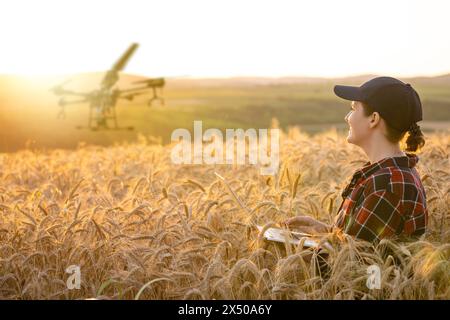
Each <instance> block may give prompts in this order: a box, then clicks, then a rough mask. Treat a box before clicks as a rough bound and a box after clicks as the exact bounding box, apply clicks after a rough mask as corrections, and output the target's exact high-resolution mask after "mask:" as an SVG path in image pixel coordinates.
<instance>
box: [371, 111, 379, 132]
mask: <svg viewBox="0 0 450 320" xmlns="http://www.w3.org/2000/svg"><path fill="white" fill-rule="evenodd" d="M380 119H381V117H380V114H379V113H378V112H373V113H372V114H371V115H370V121H369V127H370V128H375V127H376V126H377V125H378V123H379V122H380Z"/></svg>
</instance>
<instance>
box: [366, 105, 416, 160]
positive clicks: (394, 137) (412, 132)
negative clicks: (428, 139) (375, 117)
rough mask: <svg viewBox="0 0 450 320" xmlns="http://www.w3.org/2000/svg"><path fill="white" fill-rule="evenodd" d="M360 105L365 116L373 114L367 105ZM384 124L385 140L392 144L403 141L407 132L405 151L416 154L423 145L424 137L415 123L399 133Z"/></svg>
mask: <svg viewBox="0 0 450 320" xmlns="http://www.w3.org/2000/svg"><path fill="white" fill-rule="evenodd" d="M362 105H363V109H364V114H365V115H366V116H370V115H371V114H372V113H374V112H375V111H374V110H373V109H372V108H371V107H370V106H369V105H368V104H366V103H362ZM385 123H386V131H387V132H386V138H387V139H388V140H389V141H390V142H392V143H396V142H399V141H401V140H403V138H404V137H405V134H406V133H407V132H408V137H407V138H406V149H405V150H406V151H411V152H416V151H417V150H418V149H420V148H422V147H423V146H424V145H425V137H424V135H423V133H422V131H421V130H420V126H419V125H418V124H417V123H414V124H412V125H411V127H410V128H409V129H408V130H407V131H399V130H397V129H394V128H392V127H391V126H390V125H389V124H388V123H387V121H385Z"/></svg>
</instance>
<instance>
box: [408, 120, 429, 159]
mask: <svg viewBox="0 0 450 320" xmlns="http://www.w3.org/2000/svg"><path fill="white" fill-rule="evenodd" d="M424 145H425V138H424V136H423V133H422V131H421V130H420V126H419V125H418V124H417V123H413V124H412V125H411V126H410V127H409V129H408V137H407V138H406V151H412V152H416V151H417V150H418V149H420V148H422V147H423V146H424Z"/></svg>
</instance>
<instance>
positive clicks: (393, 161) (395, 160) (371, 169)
mask: <svg viewBox="0 0 450 320" xmlns="http://www.w3.org/2000/svg"><path fill="white" fill-rule="evenodd" d="M417 162H419V157H418V156H417V155H415V154H413V153H406V156H401V157H387V158H384V159H381V160H379V161H377V162H374V163H370V161H368V162H366V163H365V164H364V166H363V167H362V168H360V169H358V170H357V171H356V172H355V173H354V175H353V179H354V180H357V179H359V178H360V177H363V178H364V179H365V178H367V177H369V176H371V175H372V174H374V173H375V172H376V171H378V170H379V169H381V168H387V167H400V168H414V166H415V165H416V164H417Z"/></svg>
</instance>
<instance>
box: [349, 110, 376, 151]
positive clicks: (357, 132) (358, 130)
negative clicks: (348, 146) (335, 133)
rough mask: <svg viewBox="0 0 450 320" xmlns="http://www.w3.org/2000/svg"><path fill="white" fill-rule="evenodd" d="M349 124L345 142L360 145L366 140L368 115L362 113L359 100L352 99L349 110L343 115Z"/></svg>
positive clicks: (368, 127) (368, 131)
mask: <svg viewBox="0 0 450 320" xmlns="http://www.w3.org/2000/svg"><path fill="white" fill-rule="evenodd" d="M345 121H346V122H347V123H348V125H349V127H350V128H349V130H348V136H347V142H348V143H352V144H355V145H358V146H361V145H362V144H363V143H364V141H366V140H367V138H368V136H369V133H370V130H369V129H370V126H369V123H370V116H369V117H367V116H366V115H365V114H364V109H363V105H362V103H361V102H359V101H352V104H351V110H350V112H349V113H348V114H347V115H346V116H345Z"/></svg>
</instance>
